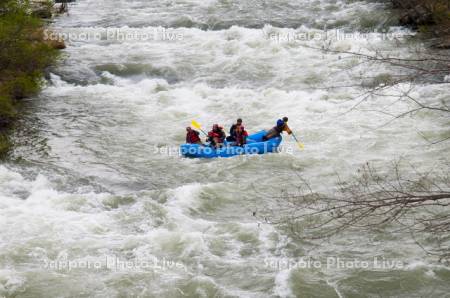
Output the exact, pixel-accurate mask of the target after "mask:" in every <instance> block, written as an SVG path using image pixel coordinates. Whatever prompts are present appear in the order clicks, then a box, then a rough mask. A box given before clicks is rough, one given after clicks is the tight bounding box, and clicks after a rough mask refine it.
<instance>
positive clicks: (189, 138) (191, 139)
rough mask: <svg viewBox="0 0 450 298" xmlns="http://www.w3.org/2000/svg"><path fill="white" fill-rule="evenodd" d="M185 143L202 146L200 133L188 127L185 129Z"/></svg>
mask: <svg viewBox="0 0 450 298" xmlns="http://www.w3.org/2000/svg"><path fill="white" fill-rule="evenodd" d="M186 143H187V144H199V145H201V144H202V141H201V140H200V133H199V132H198V131H196V130H194V129H192V128H191V127H190V126H188V127H186Z"/></svg>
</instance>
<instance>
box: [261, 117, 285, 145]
mask: <svg viewBox="0 0 450 298" xmlns="http://www.w3.org/2000/svg"><path fill="white" fill-rule="evenodd" d="M288 120H289V119H288V117H283V119H278V120H277V125H276V126H275V127H273V128H272V129H270V130H269V131H268V132H267V134H266V135H265V136H263V141H267V140H270V139H272V138H276V137H279V136H280V135H281V134H282V133H283V131H285V132H287V133H288V134H292V130H291V129H290V128H289V126H288V125H287V122H288Z"/></svg>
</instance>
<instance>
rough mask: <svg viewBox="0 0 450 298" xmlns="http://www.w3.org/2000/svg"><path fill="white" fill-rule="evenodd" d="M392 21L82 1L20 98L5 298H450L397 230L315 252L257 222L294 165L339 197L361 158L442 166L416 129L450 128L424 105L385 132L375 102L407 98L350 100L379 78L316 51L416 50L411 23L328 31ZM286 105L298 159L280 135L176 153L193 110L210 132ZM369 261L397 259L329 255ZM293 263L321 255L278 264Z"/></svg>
mask: <svg viewBox="0 0 450 298" xmlns="http://www.w3.org/2000/svg"><path fill="white" fill-rule="evenodd" d="M388 19H389V18H388V16H387V15H386V11H384V10H383V6H382V5H380V4H376V3H371V2H353V1H350V2H349V3H347V2H345V1H332V0H330V1H328V0H326V1H325V0H324V1H294V0H289V1H288V0H283V1H281V0H279V1H271V2H270V3H269V2H268V1H254V0H253V1H194V0H191V1H179V0H171V1H169V0H167V1H162V0H161V1H93V0H79V1H77V2H76V3H74V4H72V5H71V6H70V13H69V14H68V15H64V16H61V17H58V18H57V19H56V20H55V23H54V24H53V25H52V27H54V30H55V32H59V33H61V34H66V35H67V36H69V34H72V36H71V39H70V40H68V43H67V49H66V50H64V51H63V59H62V62H61V64H60V65H58V66H57V67H55V68H54V69H52V70H51V74H50V75H49V79H48V82H47V83H46V86H45V88H44V90H43V91H42V93H41V94H40V95H39V96H38V97H35V98H31V99H29V100H27V101H26V104H25V105H24V106H25V107H24V114H25V115H24V117H23V119H21V123H20V124H19V125H18V127H17V128H16V129H15V135H14V141H15V143H16V148H15V150H14V152H13V153H12V155H11V158H10V160H9V161H7V162H5V164H3V165H1V166H0V227H1V228H0V297H1V296H5V297H319V296H320V297H372V296H375V295H379V296H382V297H414V295H428V296H430V297H442V296H444V295H447V293H448V289H449V288H448V282H449V270H448V267H445V266H438V265H435V264H434V263H432V262H431V261H428V260H427V258H426V255H425V253H424V252H423V251H422V250H421V249H420V248H418V247H417V246H416V245H415V244H414V243H412V242H411V241H409V240H408V238H407V237H406V236H403V235H402V236H398V237H393V236H391V235H389V234H386V233H383V232H379V233H375V234H374V235H358V234H348V235H344V236H343V237H342V238H340V239H333V240H331V241H330V242H327V243H323V244H321V245H317V244H316V243H311V242H310V241H307V240H302V239H298V238H295V237H294V235H293V234H292V233H291V231H289V230H285V229H281V228H278V227H276V226H274V225H271V224H267V223H265V222H262V221H261V220H260V219H259V218H257V217H254V216H253V212H256V213H257V214H258V213H259V212H260V211H261V210H262V209H263V208H264V206H266V205H272V204H274V202H275V200H274V197H276V196H279V195H280V193H282V191H283V190H285V189H286V188H295V187H296V185H297V183H298V181H299V176H301V177H302V178H305V179H307V180H308V181H310V182H311V184H312V185H313V186H314V187H315V188H316V189H317V190H320V191H329V190H330V188H332V187H333V186H334V183H335V182H336V173H338V174H339V175H340V176H341V177H342V178H343V179H345V178H348V177H351V176H352V175H354V174H355V172H356V170H357V168H358V167H359V166H361V165H362V164H364V163H365V162H367V161H371V162H374V163H375V164H377V165H379V166H381V167H383V166H385V165H387V164H390V163H391V162H392V161H393V160H396V159H399V158H400V159H405V160H407V161H408V162H410V163H414V164H415V166H416V167H417V168H418V169H421V168H423V169H428V168H432V167H433V166H436V165H440V164H445V163H446V162H447V163H448V156H447V155H448V154H447V153H448V147H447V146H446V145H445V144H437V145H435V146H429V145H428V144H427V143H426V142H425V141H424V139H423V137H422V136H421V134H420V133H422V134H426V135H428V136H431V137H436V138H438V137H440V136H443V135H445V134H446V133H448V131H447V130H446V125H448V119H445V118H443V117H442V118H440V117H436V116H435V114H432V113H421V114H419V115H418V117H405V118H403V119H399V120H397V121H394V122H392V123H390V124H389V125H384V124H386V123H387V122H388V121H389V120H391V119H392V116H390V115H387V114H381V113H379V112H377V110H379V109H380V107H383V108H384V109H385V110H388V111H390V112H393V113H396V112H401V111H404V110H406V109H408V108H410V105H409V104H408V103H405V102H399V101H398V100H397V99H396V97H395V96H383V97H376V96H375V97H374V98H371V99H370V100H367V101H365V102H364V103H363V104H362V105H360V106H358V107H356V108H355V102H354V101H353V100H351V99H352V98H353V97H355V95H357V94H359V93H360V92H361V90H360V89H358V88H356V87H349V88H338V89H335V88H327V86H328V87H330V86H335V85H338V84H342V85H348V84H350V85H351V84H354V81H353V79H352V77H350V76H349V67H351V66H354V68H352V70H351V71H356V72H358V71H361V72H362V73H363V74H364V75H366V76H368V77H370V76H376V75H378V74H382V73H384V72H385V71H386V70H385V69H383V68H382V67H373V68H369V67H367V66H363V68H358V61H357V60H356V59H353V58H350V57H343V56H342V55H339V54H332V53H325V52H323V51H320V50H319V49H320V48H321V47H322V46H324V45H331V47H332V48H333V49H336V50H342V51H361V52H363V53H368V54H370V53H373V51H374V49H376V48H378V49H382V50H383V51H386V52H390V53H407V51H408V49H407V47H406V46H405V45H403V44H402V43H401V42H399V41H402V40H403V39H406V38H408V36H409V35H410V34H411V32H409V31H408V30H406V29H404V28H397V27H389V24H388V23H387V24H385V25H380V26H379V27H380V28H379V30H381V29H382V28H384V29H385V30H387V32H389V33H392V34H395V38H393V39H390V38H384V36H385V35H383V34H382V33H380V32H381V31H377V32H372V33H369V34H367V35H364V38H359V37H357V36H356V35H355V36H353V37H349V38H343V37H341V38H336V35H334V36H333V34H336V32H337V31H327V30H336V29H339V28H345V29H346V30H350V31H351V32H355V33H358V32H359V33H362V32H364V31H365V30H366V29H367V28H368V27H370V26H373V25H374V24H379V23H383V20H388ZM380 20H381V21H380ZM383 26H384V27H383ZM327 28H328V29H327ZM107 30H112V31H115V32H116V33H117V32H119V33H123V34H125V35H126V34H127V33H129V35H130V36H134V37H132V38H124V40H117V35H116V38H115V37H114V36H113V35H112V33H111V34H110V35H109V36H108V33H107ZM302 32H309V33H313V35H312V36H315V35H317V38H307V39H306V40H303V39H302V38H301V36H302V35H301V33H302ZM327 32H328V33H327ZM330 32H331V34H330ZM333 32H334V33H333ZM119 33H117V34H119ZM136 36H138V37H136ZM174 36H175V38H174ZM144 37H145V38H144ZM292 38H293V39H292ZM419 46H420V45H419ZM408 87H409V86H407V85H406V84H405V85H402V86H399V87H398V88H406V89H407V88H408ZM412 94H413V95H414V96H417V97H420V98H423V99H424V100H425V101H428V100H429V101H430V102H433V101H436V100H439V99H444V98H446V96H447V97H448V90H447V89H446V87H445V86H443V85H419V86H416V88H415V89H414V90H413V93H412ZM282 116H289V119H290V120H289V125H290V127H291V128H293V129H294V130H295V131H296V133H297V134H298V136H299V137H300V138H301V140H302V142H303V143H304V144H305V150H303V151H299V150H298V149H297V148H296V147H295V144H294V143H293V142H292V140H291V139H290V138H289V137H285V139H284V145H285V148H286V150H284V151H283V152H281V153H279V154H269V155H264V156H250V157H237V158H231V159H217V160H212V161H204V160H193V159H184V158H181V157H180V156H179V155H178V154H177V151H176V149H177V148H178V145H179V144H181V143H183V142H184V128H185V127H186V126H188V125H189V124H190V121H191V120H193V119H195V120H197V121H199V122H200V123H202V124H203V125H204V127H205V129H207V128H209V127H210V126H211V125H212V124H213V123H220V124H222V125H225V126H226V127H228V125H231V124H232V123H233V121H235V119H236V118H238V117H241V118H243V119H244V124H245V126H246V128H247V130H249V131H251V132H253V131H258V130H260V129H267V128H270V127H272V126H273V125H274V122H275V121H276V119H278V118H280V117H282ZM419 132H420V133H419ZM374 257H378V258H379V259H378V260H381V258H385V259H387V260H389V261H391V260H395V261H398V262H400V263H401V265H402V266H399V267H393V268H390V267H389V266H388V265H386V266H385V267H382V268H368V269H367V268H362V269H361V268H353V269H352V268H342V267H340V266H338V265H336V264H335V265H333V266H329V267H327V266H326V260H327V258H334V259H330V260H338V258H342V259H345V258H347V259H355V258H356V259H358V260H373V259H374ZM301 258H303V260H304V261H307V260H311V258H314V259H319V260H323V261H322V262H321V263H320V265H321V266H314V265H313V264H311V265H310V266H306V268H299V266H297V267H295V266H291V265H292V263H291V264H290V265H289V263H286V261H289V260H290V261H298V260H299V259H301ZM127 262H128V263H127ZM297 265H299V264H297ZM344 267H345V266H344ZM400 267H401V268H400ZM399 284H402V288H399Z"/></svg>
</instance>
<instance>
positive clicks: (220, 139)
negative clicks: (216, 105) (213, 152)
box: [208, 124, 226, 148]
mask: <svg viewBox="0 0 450 298" xmlns="http://www.w3.org/2000/svg"><path fill="white" fill-rule="evenodd" d="M225 138H226V135H225V132H224V131H223V127H221V126H219V124H214V125H213V127H212V130H211V131H210V132H208V141H209V142H210V143H211V146H213V147H215V148H220V147H222V146H223V143H224V142H225Z"/></svg>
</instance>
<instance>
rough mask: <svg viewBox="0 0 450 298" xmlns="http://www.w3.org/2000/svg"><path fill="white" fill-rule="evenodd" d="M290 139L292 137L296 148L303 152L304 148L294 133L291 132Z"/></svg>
mask: <svg viewBox="0 0 450 298" xmlns="http://www.w3.org/2000/svg"><path fill="white" fill-rule="evenodd" d="M292 137H294V140H295V141H296V142H297V146H298V148H299V149H300V150H303V149H304V148H305V146H304V145H303V144H302V143H300V141H299V140H298V139H297V137H296V136H295V134H294V132H292Z"/></svg>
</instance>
